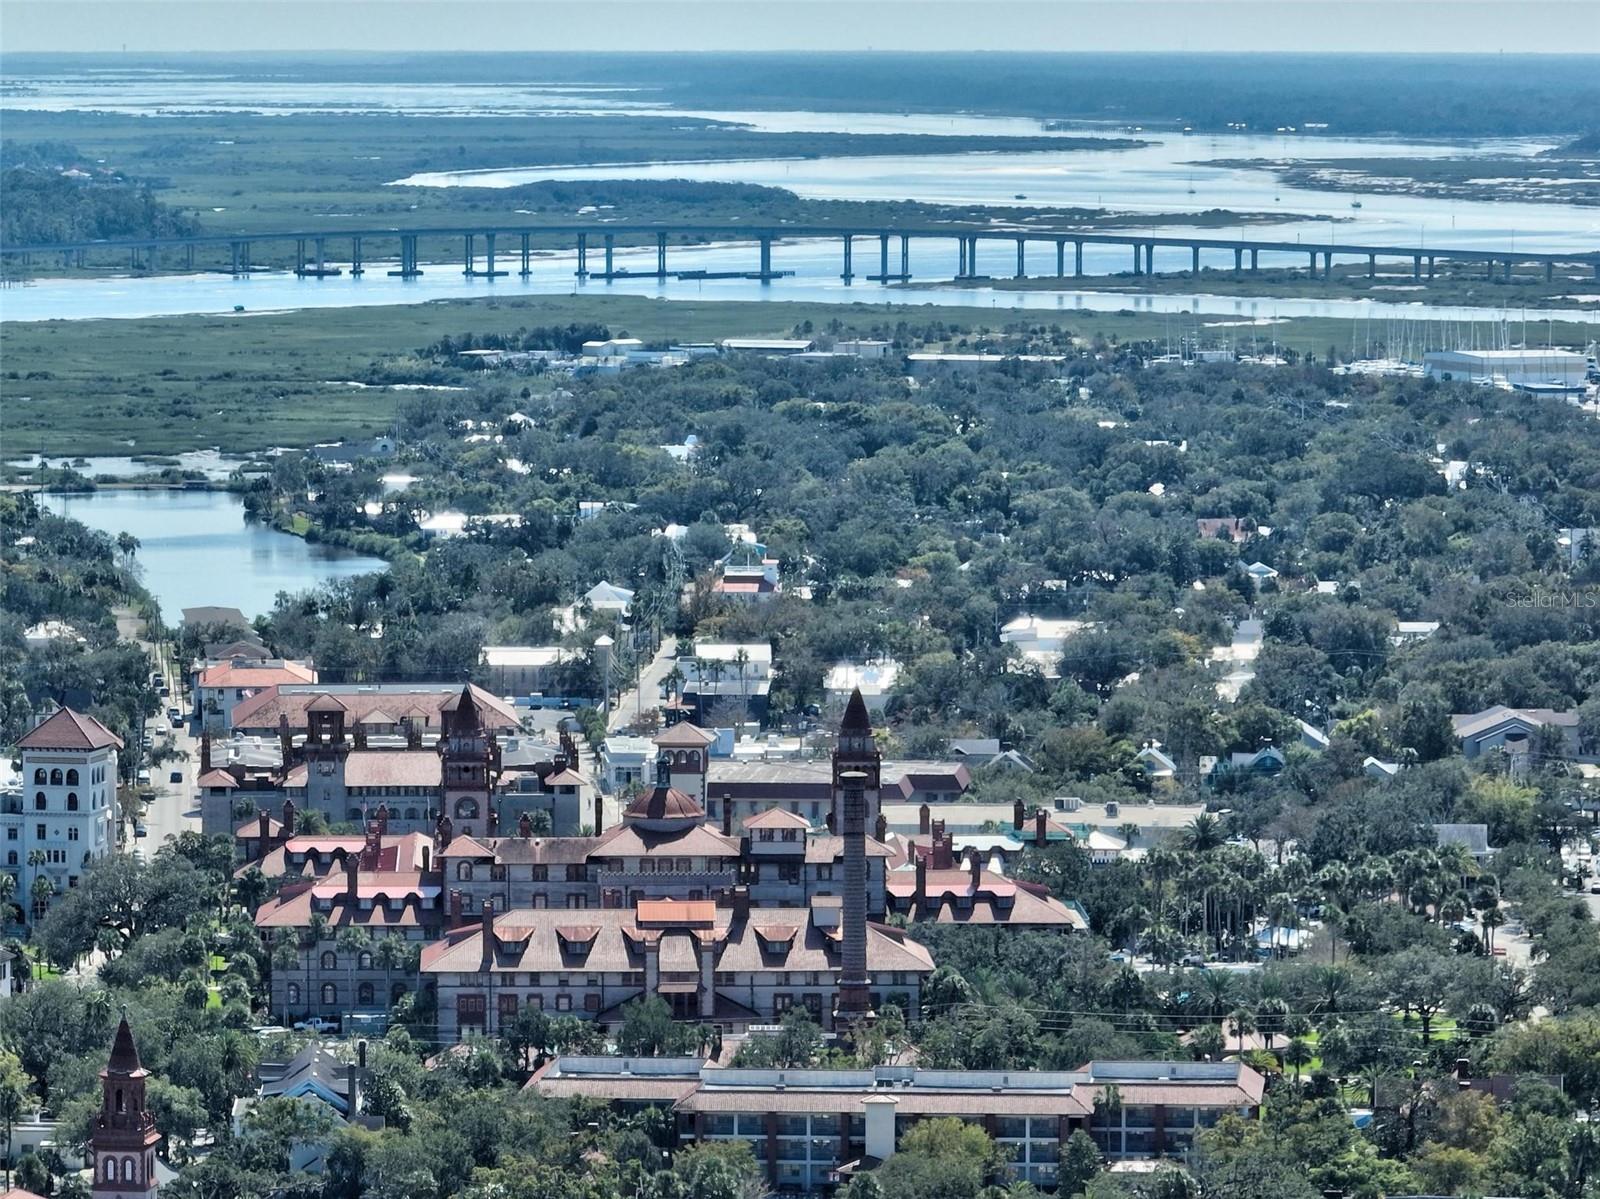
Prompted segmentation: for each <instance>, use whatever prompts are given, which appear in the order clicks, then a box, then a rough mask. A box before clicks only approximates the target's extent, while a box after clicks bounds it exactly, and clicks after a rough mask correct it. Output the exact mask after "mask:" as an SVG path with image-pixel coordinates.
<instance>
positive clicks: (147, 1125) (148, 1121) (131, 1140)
mask: <svg viewBox="0 0 1600 1199" xmlns="http://www.w3.org/2000/svg"><path fill="white" fill-rule="evenodd" d="M149 1077H150V1071H148V1070H146V1069H145V1068H144V1066H143V1065H142V1064H141V1063H140V1061H139V1050H138V1048H137V1047H135V1045H134V1043H133V1030H132V1029H130V1028H129V1027H128V1018H127V1017H126V1016H124V1017H123V1018H122V1021H121V1023H119V1024H118V1025H117V1039H116V1040H115V1041H114V1042H112V1045H111V1060H110V1061H108V1062H107V1063H106V1068H105V1069H104V1070H102V1071H100V1089H101V1091H102V1092H103V1096H104V1097H103V1100H102V1102H101V1105H100V1114H99V1115H98V1116H96V1117H95V1121H94V1132H93V1133H92V1134H91V1135H90V1137H89V1151H90V1158H91V1160H92V1161H93V1163H94V1190H93V1194H94V1196H95V1199H154V1196H155V1194H156V1190H157V1183H156V1146H157V1145H158V1144H160V1143H161V1134H160V1133H159V1132H157V1131H156V1121H155V1117H154V1116H152V1115H151V1114H150V1112H149V1111H148V1110H147V1109H146V1108H145V1105H144V1087H145V1082H146V1080H147V1079H148V1078H149Z"/></svg>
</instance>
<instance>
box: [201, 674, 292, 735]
mask: <svg viewBox="0 0 1600 1199" xmlns="http://www.w3.org/2000/svg"><path fill="white" fill-rule="evenodd" d="M316 681H317V672H316V671H315V670H313V669H312V667H311V665H310V663H308V662H295V661H291V660H289V659H285V658H269V659H265V660H261V659H256V658H253V657H252V658H243V657H241V658H231V659H229V660H227V661H225V662H217V663H213V664H211V665H208V666H206V667H205V668H204V669H202V670H201V671H200V676H199V678H198V679H196V680H195V689H194V695H195V707H196V710H197V711H198V713H199V716H200V721H201V724H202V725H203V726H204V727H205V728H207V729H210V730H213V731H216V730H223V729H232V728H233V727H234V723H233V710H234V708H236V707H238V706H239V705H240V704H241V703H243V702H244V701H245V700H247V699H250V698H252V697H253V696H255V695H258V694H260V693H261V692H263V691H265V690H266V689H267V688H269V687H281V686H284V685H286V684H288V685H292V684H296V683H315V682H316Z"/></svg>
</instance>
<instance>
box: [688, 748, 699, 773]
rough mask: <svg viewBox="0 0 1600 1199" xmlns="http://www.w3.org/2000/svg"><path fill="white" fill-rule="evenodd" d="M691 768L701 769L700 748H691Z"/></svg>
mask: <svg viewBox="0 0 1600 1199" xmlns="http://www.w3.org/2000/svg"><path fill="white" fill-rule="evenodd" d="M689 769H691V770H699V769H700V751H699V750H698V749H691V750H690V751H689Z"/></svg>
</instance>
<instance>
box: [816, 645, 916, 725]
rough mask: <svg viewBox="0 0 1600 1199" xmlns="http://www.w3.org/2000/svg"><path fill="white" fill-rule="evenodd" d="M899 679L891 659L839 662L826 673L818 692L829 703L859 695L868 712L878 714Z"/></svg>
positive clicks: (894, 663) (896, 666) (898, 666)
mask: <svg viewBox="0 0 1600 1199" xmlns="http://www.w3.org/2000/svg"><path fill="white" fill-rule="evenodd" d="M899 678H900V663H898V662H896V661H894V660H893V659H892V658H880V659H878V660H877V661H874V662H867V663H864V664H856V663H853V662H840V663H839V664H838V665H837V666H835V667H834V668H833V669H832V670H830V671H828V674H827V677H826V678H825V679H824V680H823V684H822V689H823V691H824V692H825V693H826V694H827V697H828V702H829V703H844V702H845V701H846V700H848V699H849V698H850V694H851V692H854V691H859V692H861V698H862V700H864V701H865V702H866V705H867V708H868V710H869V711H871V712H875V713H881V712H882V711H883V709H884V708H885V707H886V706H887V705H888V703H889V693H890V692H891V691H893V690H894V685H895V683H896V682H897V681H898V680H899Z"/></svg>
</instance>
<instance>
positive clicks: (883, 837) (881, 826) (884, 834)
mask: <svg viewBox="0 0 1600 1199" xmlns="http://www.w3.org/2000/svg"><path fill="white" fill-rule="evenodd" d="M872 835H873V837H875V838H876V839H877V840H879V841H887V840H888V839H889V818H888V817H887V816H885V815H884V814H883V813H882V812H879V813H878V818H877V820H875V821H873V823H872Z"/></svg>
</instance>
